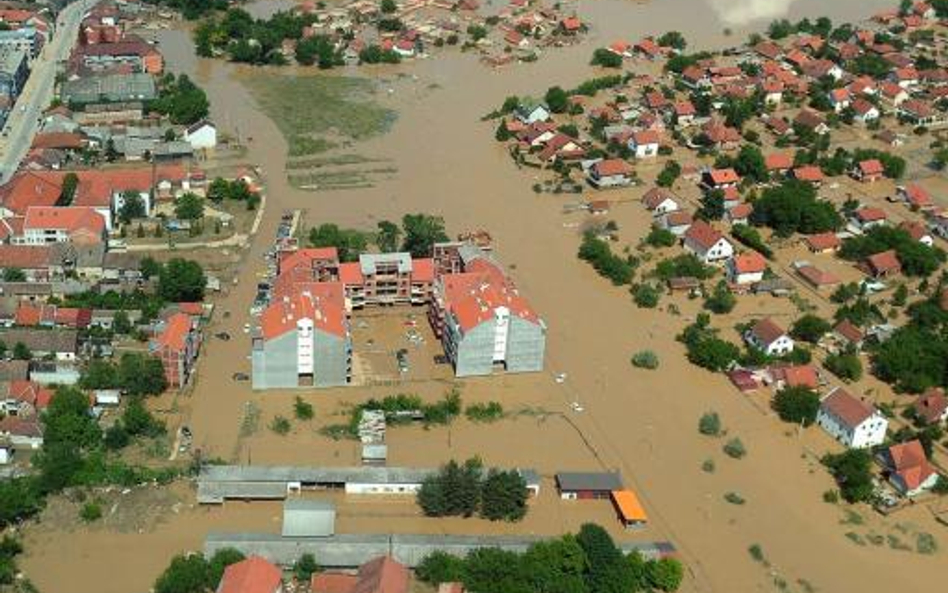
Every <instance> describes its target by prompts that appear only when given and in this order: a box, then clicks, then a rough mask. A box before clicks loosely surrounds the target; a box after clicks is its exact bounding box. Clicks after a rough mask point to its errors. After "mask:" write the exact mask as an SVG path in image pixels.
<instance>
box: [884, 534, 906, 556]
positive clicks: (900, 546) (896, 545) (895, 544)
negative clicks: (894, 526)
mask: <svg viewBox="0 0 948 593" xmlns="http://www.w3.org/2000/svg"><path fill="white" fill-rule="evenodd" d="M885 539H886V541H887V542H888V544H889V548H891V549H893V550H901V551H903V552H910V551H911V550H912V548H911V547H910V546H909V545H908V544H906V543H905V542H903V541H902V540H901V539H900V538H899V536H897V535H892V534H891V533H890V534H889V535H887V536H886V538H885Z"/></svg>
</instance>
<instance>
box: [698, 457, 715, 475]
mask: <svg viewBox="0 0 948 593" xmlns="http://www.w3.org/2000/svg"><path fill="white" fill-rule="evenodd" d="M714 469H715V466H714V460H713V459H705V460H704V461H703V462H701V471H703V472H705V473H708V474H713V473H714Z"/></svg>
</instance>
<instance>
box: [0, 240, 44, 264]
mask: <svg viewBox="0 0 948 593" xmlns="http://www.w3.org/2000/svg"><path fill="white" fill-rule="evenodd" d="M51 252H52V247H50V246H48V245H0V266H3V267H6V268H20V269H24V270H30V269H41V268H46V267H47V266H48V265H49V261H50V256H51Z"/></svg>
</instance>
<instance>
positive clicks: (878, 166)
mask: <svg viewBox="0 0 948 593" xmlns="http://www.w3.org/2000/svg"><path fill="white" fill-rule="evenodd" d="M859 170H860V171H861V172H862V174H863V175H882V174H883V173H885V167H883V166H882V163H881V162H880V161H879V159H869V160H866V161H862V162H860V163H859Z"/></svg>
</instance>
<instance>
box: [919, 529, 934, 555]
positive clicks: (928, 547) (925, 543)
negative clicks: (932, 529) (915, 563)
mask: <svg viewBox="0 0 948 593" xmlns="http://www.w3.org/2000/svg"><path fill="white" fill-rule="evenodd" d="M915 551H916V552H918V553H919V554H925V555H926V556H929V555H931V554H934V553H935V552H937V551H938V541H937V540H936V539H935V536H934V535H932V534H930V533H919V534H918V535H917V536H915Z"/></svg>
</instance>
